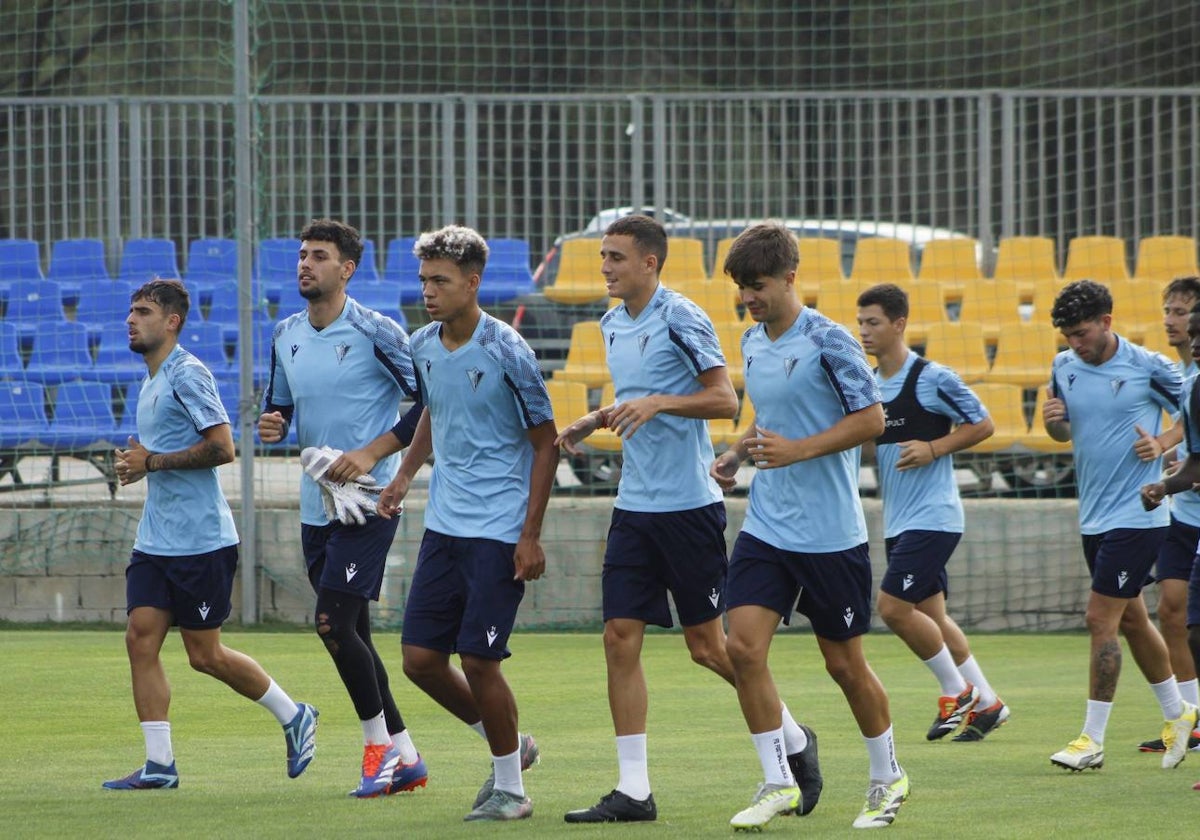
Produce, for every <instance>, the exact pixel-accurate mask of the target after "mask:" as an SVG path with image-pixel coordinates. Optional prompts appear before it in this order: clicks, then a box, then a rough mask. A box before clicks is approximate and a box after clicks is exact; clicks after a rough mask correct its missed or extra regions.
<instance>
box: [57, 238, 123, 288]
mask: <svg viewBox="0 0 1200 840" xmlns="http://www.w3.org/2000/svg"><path fill="white" fill-rule="evenodd" d="M47 277H48V278H49V279H50V280H53V281H54V282H55V283H58V285H59V286H60V287H62V293H63V302H64V303H68V304H69V302H70V301H74V300H78V298H79V293H80V290H82V289H83V288H84V287H85V286H91V285H98V284H101V283H111V282H112V275H110V274H109V273H108V265H107V263H106V262H105V258H104V243H103V242H101V241H100V240H99V239H60V240H58V241H57V242H55V243H54V244H53V245H52V246H50V273H49V274H48V275H47Z"/></svg>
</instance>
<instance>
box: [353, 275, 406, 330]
mask: <svg viewBox="0 0 1200 840" xmlns="http://www.w3.org/2000/svg"><path fill="white" fill-rule="evenodd" d="M346 293H347V294H349V295H350V297H352V298H354V299H355V300H356V301H358V302H359V303H361V304H362V305H363V306H365V307H367V308H368V309H374V310H375V311H376V312H380V313H382V314H384V315H386V316H388V317H389V318H391V319H392V320H394V321H395V322H396V323H398V324H399V325H400V326H402V327H405V326H406V322H405V320H404V313H403V312H402V311H400V292H399V289H397V288H396V286H395V284H393V283H386V282H382V281H380V282H376V283H364V282H362V281H361V280H360V279H359V277H358V274H357V273H356V274H355V275H354V277H352V278H351V279H350V285H349V286H347V287H346Z"/></svg>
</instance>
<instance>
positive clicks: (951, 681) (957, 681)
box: [892, 645, 967, 781]
mask: <svg viewBox="0 0 1200 840" xmlns="http://www.w3.org/2000/svg"><path fill="white" fill-rule="evenodd" d="M922 661H923V662H924V663H925V667H926V668H928V669H929V670H930V671H932V672H933V675H934V676H935V677H937V681H938V684H939V685H941V687H942V694H943V696H945V697H957V696H958V695H960V694H962V693H963V692H964V691H966V690H967V681H966V680H965V679H963V675H962V674H960V673H959V672H958V669H957V668H955V667H954V657H953V656H951V655H950V648H948V647H946V646H945V645H942V649H941V650H939V651H938V652H937V653H935V654H934V655H933V656H931V657H929V658H928V659H923V660H922ZM896 778H899V776H897V777H896ZM892 781H895V779H893V780H892Z"/></svg>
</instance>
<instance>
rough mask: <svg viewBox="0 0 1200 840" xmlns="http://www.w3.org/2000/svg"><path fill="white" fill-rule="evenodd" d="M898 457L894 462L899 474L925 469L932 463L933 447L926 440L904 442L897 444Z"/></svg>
mask: <svg viewBox="0 0 1200 840" xmlns="http://www.w3.org/2000/svg"><path fill="white" fill-rule="evenodd" d="M898 445H899V447H900V457H899V458H898V459H897V460H896V469H897V471H899V472H904V471H905V470H914V469H917V468H918V467H926V466H929V465H930V464H932V463H933V461H934V456H933V446H932V445H931V444H930V443H929V441H927V440H906V441H903V442H901V443H900V444H898Z"/></svg>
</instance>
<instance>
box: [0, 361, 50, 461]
mask: <svg viewBox="0 0 1200 840" xmlns="http://www.w3.org/2000/svg"><path fill="white" fill-rule="evenodd" d="M49 437H50V421H49V420H48V419H47V418H46V393H45V389H44V388H42V386H41V385H40V384H38V383H36V382H27V381H25V380H21V379H14V380H11V381H5V382H0V449H16V448H18V447H22V446H32V445H36V444H39V443H41V444H43V445H44V444H45V442H46V441H47V439H48V438H49ZM11 471H12V467H11V465H6V464H5V459H4V458H3V456H0V475H3V474H4V473H5V472H11Z"/></svg>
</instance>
